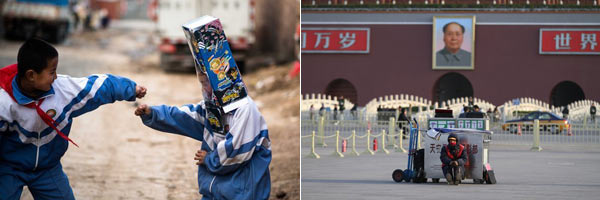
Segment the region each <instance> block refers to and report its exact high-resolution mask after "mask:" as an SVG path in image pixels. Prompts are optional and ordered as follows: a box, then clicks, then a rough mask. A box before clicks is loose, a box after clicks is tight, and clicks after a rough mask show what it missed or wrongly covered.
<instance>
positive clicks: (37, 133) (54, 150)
mask: <svg viewBox="0 0 600 200" xmlns="http://www.w3.org/2000/svg"><path fill="white" fill-rule="evenodd" d="M17 62H18V63H17V64H13V65H9V66H6V67H4V68H2V69H0V86H1V87H0V200H6V199H10V200H16V199H19V198H20V196H21V193H22V191H23V186H25V185H27V187H28V188H29V190H30V191H31V194H32V195H33V197H34V198H35V199H36V200H38V199H42V200H43V199H52V200H54V199H75V198H74V196H73V191H72V189H71V186H70V185H69V180H68V178H67V176H66V174H65V173H64V172H63V170H62V165H61V163H60V159H61V157H62V156H63V155H64V154H65V152H66V151H67V147H68V143H69V142H72V143H73V144H75V143H74V142H73V141H72V140H70V139H69V137H68V135H69V132H70V129H71V124H72V123H73V118H75V117H77V116H80V115H82V114H84V113H86V112H89V111H92V110H94V109H96V108H98V107H99V106H100V105H103V104H107V103H113V102H115V101H120V100H127V101H133V100H135V98H136V97H138V98H142V97H143V96H144V95H145V94H146V89H145V88H144V87H141V86H137V85H136V83H135V82H133V81H131V80H129V79H127V78H123V77H118V76H114V75H110V74H101V75H92V76H88V77H85V78H72V77H69V76H66V75H56V68H57V64H58V52H57V51H56V49H55V48H54V47H52V46H51V45H50V44H48V43H46V42H44V41H42V40H38V39H30V40H27V41H25V43H24V44H23V45H22V46H21V48H20V49H19V53H18V58H17ZM75 145H76V144H75Z"/></svg>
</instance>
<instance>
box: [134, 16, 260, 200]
mask: <svg viewBox="0 0 600 200" xmlns="http://www.w3.org/2000/svg"><path fill="white" fill-rule="evenodd" d="M183 28H184V33H185V35H186V37H187V39H188V42H189V43H188V45H189V46H190V49H191V51H192V54H193V56H194V60H195V64H196V75H197V77H198V80H199V81H200V83H201V85H202V96H203V97H204V100H203V101H201V102H200V103H197V104H188V105H184V106H181V107H176V106H167V105H160V106H152V107H149V106H147V105H145V104H142V105H140V106H138V108H137V109H136V111H135V114H136V115H138V116H140V117H141V119H142V122H143V123H144V124H145V125H146V126H148V127H150V128H153V129H156V130H159V131H163V132H169V133H174V134H179V135H183V136H187V137H190V138H193V139H196V140H198V141H202V147H201V150H199V151H198V153H196V156H195V159H196V160H198V162H197V164H198V186H199V188H200V189H199V192H200V193H201V194H202V199H268V198H269V193H270V191H271V177H270V174H269V164H270V163H271V142H270V139H269V134H268V131H267V124H266V122H265V120H264V118H263V117H262V115H261V113H260V111H259V110H258V108H257V106H256V104H255V103H254V101H252V99H251V98H250V97H249V96H248V95H247V92H246V86H245V85H244V83H243V82H242V79H241V78H242V77H241V74H240V73H239V71H238V68H237V66H236V64H235V61H234V60H233V57H232V53H231V50H230V48H229V44H228V42H227V39H226V37H225V34H224V33H223V29H222V26H221V23H220V22H219V20H218V19H216V18H214V17H210V16H204V17H201V18H198V19H196V20H193V21H191V22H189V23H188V24H185V25H184V26H183Z"/></svg>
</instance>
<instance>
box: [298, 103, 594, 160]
mask: <svg viewBox="0 0 600 200" xmlns="http://www.w3.org/2000/svg"><path fill="white" fill-rule="evenodd" d="M304 115H305V114H303V116H304ZM366 119H376V117H367V118H366ZM426 122H427V119H425V120H424V121H422V120H419V124H420V125H421V127H426V126H427V125H426ZM402 123H403V127H407V126H408V125H407V124H405V123H406V122H402ZM398 125H399V123H398V122H397V121H396V119H395V118H394V117H391V118H389V119H388V120H386V121H383V120H330V119H326V118H325V117H320V118H318V119H316V120H308V119H303V120H302V124H301V135H302V136H301V138H302V146H303V147H310V153H309V154H308V156H309V157H312V158H320V155H319V154H323V153H331V152H332V153H333V154H334V155H336V156H338V157H344V156H345V155H348V154H350V155H354V156H359V155H364V154H367V155H368V154H371V155H373V154H375V153H385V154H389V153H390V150H392V151H395V152H404V153H406V152H407V151H406V149H407V148H408V144H407V142H406V141H404V140H405V139H407V138H405V137H404V136H406V135H407V134H405V133H404V130H402V129H400V128H399V126H398ZM490 130H491V131H492V132H493V133H494V134H493V135H492V141H493V144H514V145H528V146H531V147H532V150H537V151H540V150H542V146H544V145H565V144H566V145H582V144H594V145H597V144H600V123H587V124H583V123H575V124H571V125H570V128H569V129H567V130H564V131H562V132H560V133H558V134H556V132H553V131H550V130H545V129H544V128H543V127H541V126H540V125H539V121H537V120H536V122H534V128H533V129H532V130H525V129H524V127H521V129H519V130H520V131H518V132H517V133H511V132H509V130H502V126H501V122H496V123H490ZM420 137H423V136H422V134H421V133H419V139H421V138H420ZM421 141H422V140H419V142H418V146H419V147H418V148H421V145H422V144H420V143H421ZM344 144H345V146H346V147H345V148H344ZM375 146H377V147H376V148H375ZM332 148H333V150H332ZM344 149H346V150H347V151H345V152H344ZM359 149H364V151H362V152H360V150H359Z"/></svg>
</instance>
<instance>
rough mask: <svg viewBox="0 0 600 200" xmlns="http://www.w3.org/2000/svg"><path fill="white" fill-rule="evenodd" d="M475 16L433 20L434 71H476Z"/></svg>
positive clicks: (438, 17)
mask: <svg viewBox="0 0 600 200" xmlns="http://www.w3.org/2000/svg"><path fill="white" fill-rule="evenodd" d="M474 50H475V16H467V17H446V16H437V17H434V18H433V69H442V70H453V69H468V70H472V69H474V52H475V51H474Z"/></svg>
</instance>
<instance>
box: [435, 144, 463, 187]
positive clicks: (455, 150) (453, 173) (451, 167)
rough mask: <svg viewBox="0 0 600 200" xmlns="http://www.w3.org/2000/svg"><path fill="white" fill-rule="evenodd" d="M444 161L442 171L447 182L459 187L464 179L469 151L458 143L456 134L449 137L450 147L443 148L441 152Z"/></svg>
mask: <svg viewBox="0 0 600 200" xmlns="http://www.w3.org/2000/svg"><path fill="white" fill-rule="evenodd" d="M440 154H441V155H440V160H442V171H443V172H444V176H445V177H446V181H448V184H450V185H452V184H453V185H458V184H459V183H460V182H461V180H462V179H463V174H464V171H465V163H466V162H467V151H466V149H465V146H463V145H462V144H459V143H458V137H457V136H456V134H454V133H450V135H449V136H448V145H444V147H442V151H441V152H440Z"/></svg>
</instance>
